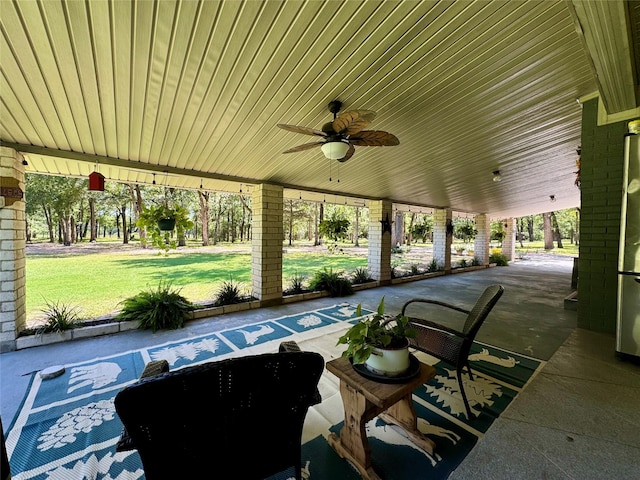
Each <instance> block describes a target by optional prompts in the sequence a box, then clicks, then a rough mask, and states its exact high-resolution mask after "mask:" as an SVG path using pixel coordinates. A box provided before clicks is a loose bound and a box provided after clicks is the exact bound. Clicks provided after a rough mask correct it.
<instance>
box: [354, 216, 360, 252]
mask: <svg viewBox="0 0 640 480" xmlns="http://www.w3.org/2000/svg"><path fill="white" fill-rule="evenodd" d="M353 236H354V239H353V246H354V247H359V246H360V243H359V238H360V207H356V221H355V223H354V226H353Z"/></svg>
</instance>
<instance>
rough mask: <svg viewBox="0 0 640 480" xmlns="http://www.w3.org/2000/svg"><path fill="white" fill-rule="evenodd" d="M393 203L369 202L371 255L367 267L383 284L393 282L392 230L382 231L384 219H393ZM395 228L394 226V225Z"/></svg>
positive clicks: (384, 201)
mask: <svg viewBox="0 0 640 480" xmlns="http://www.w3.org/2000/svg"><path fill="white" fill-rule="evenodd" d="M391 207H392V203H391V202H389V201H387V200H378V201H373V200H372V201H371V202H370V203H369V249H368V251H369V257H368V263H367V267H368V270H369V273H370V274H371V276H372V277H373V278H375V279H376V280H378V281H379V282H380V284H381V285H386V284H388V283H390V282H391V232H389V231H387V232H383V231H382V223H381V222H382V221H383V220H385V221H386V220H387V219H388V220H389V222H391V221H392V220H393V214H392V212H391ZM392 228H393V227H392Z"/></svg>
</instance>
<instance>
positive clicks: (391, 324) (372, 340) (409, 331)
mask: <svg viewBox="0 0 640 480" xmlns="http://www.w3.org/2000/svg"><path fill="white" fill-rule="evenodd" d="M356 315H357V316H362V306H361V305H360V304H358V307H357V308H356ZM416 334H417V332H416V330H415V329H414V328H412V327H410V326H409V318H408V317H406V316H402V315H399V316H397V317H391V316H389V315H385V313H384V297H382V299H381V300H380V303H379V304H378V309H377V311H376V313H374V314H372V315H369V316H367V317H364V318H363V319H362V320H360V321H359V322H358V323H356V324H354V325H353V326H352V327H351V328H349V330H347V331H346V332H345V334H344V335H342V336H341V337H340V338H339V339H338V342H337V343H336V345H347V349H346V350H345V351H344V352H342V356H343V357H349V358H351V360H352V361H353V363H354V364H358V363H364V362H366V361H367V359H368V358H369V356H371V352H372V351H373V350H374V349H375V348H402V347H404V346H407V345H408V341H407V338H415V336H416Z"/></svg>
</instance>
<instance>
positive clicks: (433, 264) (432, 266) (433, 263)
mask: <svg viewBox="0 0 640 480" xmlns="http://www.w3.org/2000/svg"><path fill="white" fill-rule="evenodd" d="M438 270H440V265H438V262H437V261H436V259H435V258H433V259H432V260H431V262H429V265H428V266H427V272H429V273H433V272H437V271H438Z"/></svg>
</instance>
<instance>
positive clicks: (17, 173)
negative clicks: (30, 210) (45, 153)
mask: <svg viewBox="0 0 640 480" xmlns="http://www.w3.org/2000/svg"><path fill="white" fill-rule="evenodd" d="M22 160H23V158H22V155H20V154H19V153H18V152H16V151H15V150H13V149H12V148H7V147H0V179H1V186H2V192H1V194H0V195H1V196H0V353H4V352H10V351H14V350H15V349H16V338H17V337H18V333H20V332H21V331H22V330H24V329H25V328H26V325H27V310H26V287H25V284H26V276H25V246H26V220H25V203H24V190H25V186H24V165H23V164H22Z"/></svg>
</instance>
